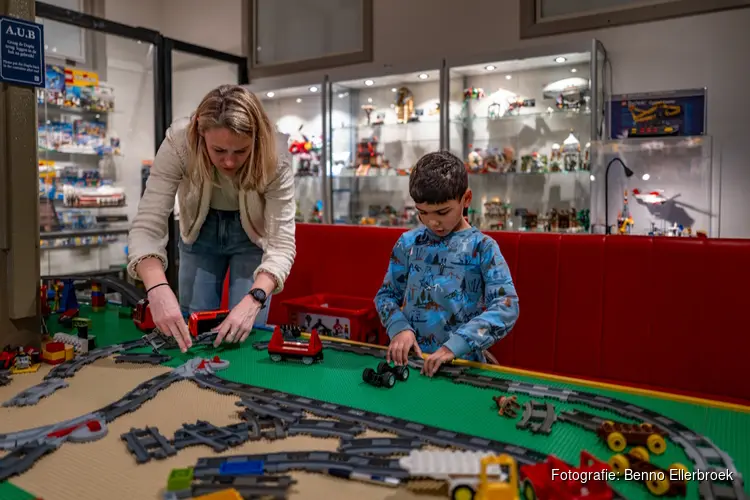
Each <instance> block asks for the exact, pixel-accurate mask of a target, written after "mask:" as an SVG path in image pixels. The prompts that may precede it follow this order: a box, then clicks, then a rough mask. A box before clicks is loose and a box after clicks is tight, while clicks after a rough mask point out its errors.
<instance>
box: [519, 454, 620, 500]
mask: <svg viewBox="0 0 750 500" xmlns="http://www.w3.org/2000/svg"><path fill="white" fill-rule="evenodd" d="M553 471H555V474H553ZM609 471H610V467H609V465H608V464H606V463H605V462H602V461H601V460H599V459H598V458H596V457H595V456H593V455H592V454H591V453H589V452H587V451H586V450H582V451H581V463H580V465H579V466H578V468H576V467H571V466H570V465H568V464H566V463H565V462H563V461H562V460H560V459H559V458H557V457H555V456H553V455H550V456H548V457H547V460H545V461H544V462H539V463H537V464H534V465H523V466H521V470H520V477H521V497H522V498H526V499H529V500H532V499H534V500H537V499H538V500H579V499H583V498H586V499H587V500H611V499H612V498H613V497H614V491H612V488H610V487H609V484H607V477H606V472H609ZM565 473H584V475H585V476H587V477H588V479H587V481H585V482H581V481H578V480H567V481H566V480H563V479H564V478H563V474H565ZM597 473H599V474H598V475H597Z"/></svg>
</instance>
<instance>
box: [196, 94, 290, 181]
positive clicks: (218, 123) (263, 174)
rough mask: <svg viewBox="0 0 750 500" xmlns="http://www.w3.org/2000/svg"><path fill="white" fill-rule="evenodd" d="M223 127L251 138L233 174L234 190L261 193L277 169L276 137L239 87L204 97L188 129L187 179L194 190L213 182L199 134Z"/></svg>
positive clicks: (251, 97) (259, 109) (254, 102)
mask: <svg viewBox="0 0 750 500" xmlns="http://www.w3.org/2000/svg"><path fill="white" fill-rule="evenodd" d="M217 127H224V128H227V129H229V130H231V131H232V132H234V133H235V134H239V135H247V136H250V137H252V138H253V145H252V149H251V151H250V155H249V156H248V158H247V161H246V162H245V164H244V165H241V166H240V167H239V169H238V170H237V176H236V177H235V179H236V182H237V186H238V187H239V188H240V189H243V190H245V191H259V192H263V191H264V190H265V188H266V186H267V185H268V183H269V181H270V180H271V179H272V177H273V175H274V173H275V172H276V168H277V161H278V158H277V155H276V133H275V130H274V127H273V125H271V121H270V120H269V119H268V115H266V112H265V111H264V110H263V107H262V106H261V104H260V100H258V98H257V97H256V96H255V94H253V93H252V92H250V91H249V90H247V89H246V88H244V87H240V86H239V85H221V86H219V87H216V88H215V89H214V90H212V91H211V92H209V93H208V94H206V96H205V97H204V98H203V100H202V101H201V103H200V104H199V105H198V108H197V109H196V110H195V113H193V116H192V117H191V119H190V126H189V127H188V131H187V134H188V144H189V150H190V155H189V156H190V159H189V162H188V171H187V175H188V178H189V179H190V181H191V182H192V183H193V185H194V186H200V185H202V184H203V183H204V182H212V181H213V173H214V172H213V169H214V167H213V165H212V163H211V159H210V158H209V156H208V150H207V149H206V141H205V139H204V138H203V133H204V132H205V131H207V130H210V129H212V128H217Z"/></svg>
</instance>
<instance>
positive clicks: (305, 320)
mask: <svg viewBox="0 0 750 500" xmlns="http://www.w3.org/2000/svg"><path fill="white" fill-rule="evenodd" d="M282 304H283V305H284V306H286V308H287V314H288V318H289V323H291V324H294V325H300V326H301V327H303V328H304V330H305V331H306V332H310V331H312V330H313V328H314V329H316V330H317V331H318V334H320V335H327V336H329V337H336V338H341V339H349V340H355V341H357V342H365V343H367V344H377V343H378V342H379V341H381V340H383V339H384V338H385V329H384V328H383V326H382V325H381V324H380V318H379V317H378V312H377V310H376V309H375V304H374V303H373V301H372V299H363V298H358V297H347V296H345V295H334V294H329V293H318V294H315V295H307V296H305V297H298V298H296V299H290V300H286V301H284V302H282Z"/></svg>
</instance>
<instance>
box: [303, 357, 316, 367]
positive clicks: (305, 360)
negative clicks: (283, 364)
mask: <svg viewBox="0 0 750 500" xmlns="http://www.w3.org/2000/svg"><path fill="white" fill-rule="evenodd" d="M313 361H315V360H314V359H313V358H312V357H311V356H303V357H302V362H303V363H304V364H306V365H311V364H313Z"/></svg>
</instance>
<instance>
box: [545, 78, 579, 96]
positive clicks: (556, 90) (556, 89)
mask: <svg viewBox="0 0 750 500" xmlns="http://www.w3.org/2000/svg"><path fill="white" fill-rule="evenodd" d="M588 90H589V81H588V80H586V79H584V78H578V77H574V78H563V79H562V80H557V81H556V82H552V83H550V84H548V85H546V86H545V87H544V88H543V89H542V92H543V94H544V97H545V98H546V99H554V98H555V97H557V96H558V95H563V96H565V97H568V96H577V95H580V94H584V93H586V92H587V91H588Z"/></svg>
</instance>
